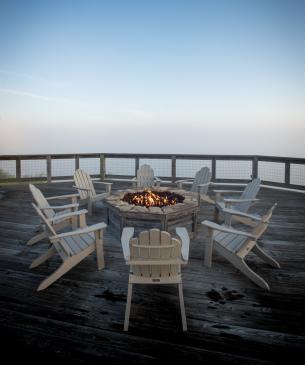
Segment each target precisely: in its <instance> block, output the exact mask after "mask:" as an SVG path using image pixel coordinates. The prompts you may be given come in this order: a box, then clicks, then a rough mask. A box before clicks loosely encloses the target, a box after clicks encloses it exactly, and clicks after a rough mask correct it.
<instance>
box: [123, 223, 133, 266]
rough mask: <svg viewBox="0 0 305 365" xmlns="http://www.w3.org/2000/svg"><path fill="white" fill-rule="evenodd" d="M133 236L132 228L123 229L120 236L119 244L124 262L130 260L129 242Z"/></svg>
mask: <svg viewBox="0 0 305 365" xmlns="http://www.w3.org/2000/svg"><path fill="white" fill-rule="evenodd" d="M133 234H134V228H133V227H124V229H123V232H122V236H121V244H122V249H123V255H124V259H125V260H126V261H128V260H129V259H130V247H129V241H130V239H131V238H132V236H133Z"/></svg>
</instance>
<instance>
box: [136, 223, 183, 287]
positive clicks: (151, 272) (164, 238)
mask: <svg viewBox="0 0 305 365" xmlns="http://www.w3.org/2000/svg"><path fill="white" fill-rule="evenodd" d="M130 264H131V269H132V272H133V275H136V276H139V277H142V278H152V279H153V281H155V282H158V281H160V278H163V279H165V278H169V277H171V278H172V277H174V276H177V275H179V274H180V270H181V243H180V241H179V240H178V239H176V238H172V237H171V235H170V234H169V233H168V232H166V231H160V230H159V229H156V228H154V229H151V230H150V231H142V232H141V233H140V234H139V237H138V238H132V239H131V240H130Z"/></svg>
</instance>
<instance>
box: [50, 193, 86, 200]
mask: <svg viewBox="0 0 305 365" xmlns="http://www.w3.org/2000/svg"><path fill="white" fill-rule="evenodd" d="M78 196H79V194H77V193H75V194H67V195H59V196H50V197H48V198H46V199H47V200H51V199H68V198H75V197H78Z"/></svg>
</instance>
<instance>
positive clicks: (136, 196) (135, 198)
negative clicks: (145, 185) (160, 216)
mask: <svg viewBox="0 0 305 365" xmlns="http://www.w3.org/2000/svg"><path fill="white" fill-rule="evenodd" d="M183 200H184V196H182V195H180V194H177V193H173V192H171V191H151V190H144V191H139V192H138V191H137V192H135V193H126V194H125V195H124V196H123V199H122V201H124V202H127V203H129V204H134V205H136V206H141V207H146V208H149V207H160V208H162V207H166V206H168V205H175V204H177V203H182V202H183Z"/></svg>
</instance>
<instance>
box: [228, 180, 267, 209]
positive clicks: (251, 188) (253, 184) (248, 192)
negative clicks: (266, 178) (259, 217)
mask: <svg viewBox="0 0 305 365" xmlns="http://www.w3.org/2000/svg"><path fill="white" fill-rule="evenodd" d="M260 184H261V180H260V179H259V178H256V179H253V180H252V181H250V182H249V183H248V184H247V186H246V187H245V190H244V191H243V192H242V194H241V196H240V199H254V198H255V197H256V195H257V193H258V192H259V189H260ZM251 204H252V203H251V202H244V203H239V204H236V205H235V206H234V209H236V210H239V211H240V212H244V213H246V212H247V211H248V209H249V208H250V206H251Z"/></svg>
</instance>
